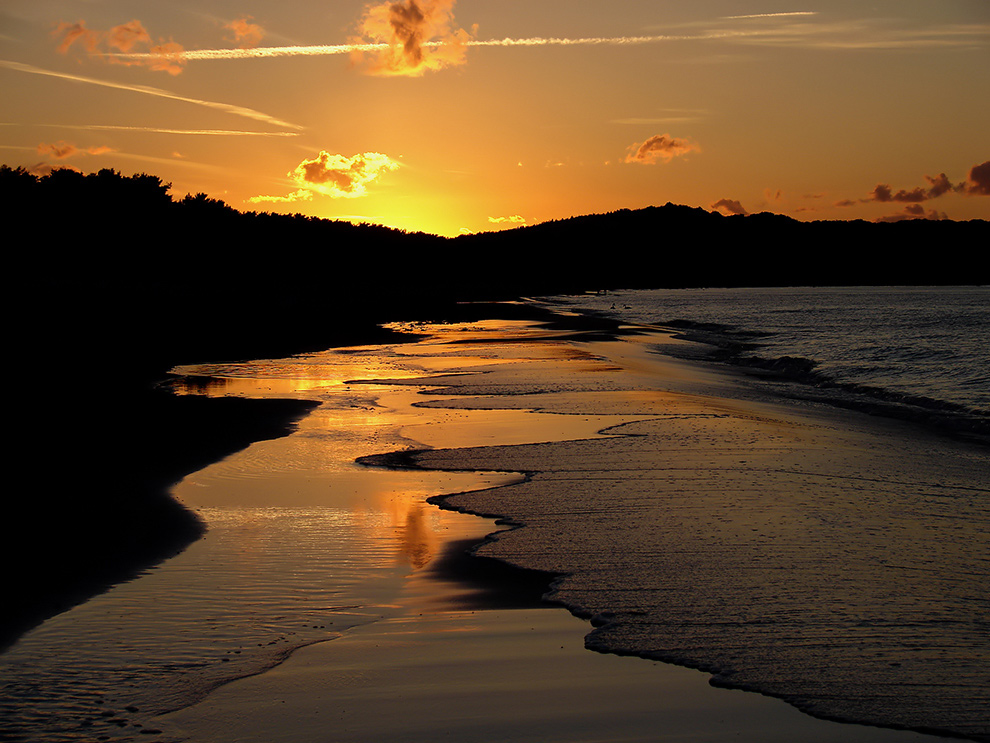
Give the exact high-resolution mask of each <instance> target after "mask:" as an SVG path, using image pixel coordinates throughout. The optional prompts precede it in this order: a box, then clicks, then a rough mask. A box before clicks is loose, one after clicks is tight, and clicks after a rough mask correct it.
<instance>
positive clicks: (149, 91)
mask: <svg viewBox="0 0 990 743" xmlns="http://www.w3.org/2000/svg"><path fill="white" fill-rule="evenodd" d="M0 67H5V68H7V69H8V70H16V71H18V72H25V73H28V74H31V75H44V76H46V77H54V78H58V79H60V80H70V81H72V82H77V83H86V84H87V85H98V86H101V87H104V88H113V89H115V90H126V91H130V92H132V93H141V94H143V95H150V96H154V97H156V98H166V99H169V100H173V101H181V102H183V103H191V104H193V105H196V106H204V107H206V108H210V109H213V110H215V111H222V112H223V113H228V114H231V115H233V116H240V117H242V118H245V119H251V120H253V121H260V122H263V123H265V124H269V125H271V126H278V127H284V128H287V129H295V130H297V131H298V130H301V129H302V128H303V127H301V126H298V125H296V124H292V123H289V122H288V121H282V120H281V119H277V118H275V117H274V116H269V115H268V114H265V113H262V112H260V111H255V110H253V109H250V108H244V107H243V106H235V105H233V104H230V103H218V102H217V101H205V100H201V99H199V98H189V97H187V96H183V95H177V94H176V93H172V92H169V91H167V90H163V89H161V88H153V87H151V86H149V85H131V84H128V83H118V82H114V81H111V80H99V79H97V78H92V77H85V76H83V75H73V74H70V73H68V72H57V71H54V70H46V69H43V68H41V67H35V66H33V65H29V64H23V63H21V62H12V61H10V60H5V59H0Z"/></svg>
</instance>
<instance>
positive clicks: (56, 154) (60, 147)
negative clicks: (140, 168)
mask: <svg viewBox="0 0 990 743" xmlns="http://www.w3.org/2000/svg"><path fill="white" fill-rule="evenodd" d="M108 152H114V149H113V148H112V147H108V146H106V145H95V146H91V147H76V145H74V144H72V143H71V142H66V141H64V140H61V141H58V142H42V143H41V144H39V145H38V154H39V155H48V156H49V157H51V158H52V159H53V160H66V159H68V158H70V157H75V156H76V155H105V154H106V153H108Z"/></svg>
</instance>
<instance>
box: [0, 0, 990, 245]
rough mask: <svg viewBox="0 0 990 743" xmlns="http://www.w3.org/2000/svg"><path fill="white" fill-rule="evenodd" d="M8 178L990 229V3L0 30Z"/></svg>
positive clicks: (443, 11)
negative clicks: (144, 179) (149, 176)
mask: <svg viewBox="0 0 990 743" xmlns="http://www.w3.org/2000/svg"><path fill="white" fill-rule="evenodd" d="M0 80H2V82H3V90H4V95H3V98H2V102H0V149H2V153H0V154H2V158H0V159H2V161H3V162H5V163H6V164H8V165H11V166H13V167H16V166H22V167H25V168H27V169H29V170H31V171H32V172H36V173H44V172H46V171H47V170H49V169H51V168H53V167H74V168H78V169H80V170H82V171H85V172H93V171H96V170H99V169H101V168H113V169H115V170H119V171H121V172H123V173H125V174H130V173H135V172H148V173H154V174H155V175H159V176H161V177H162V178H163V179H164V180H166V181H168V182H170V183H172V193H173V196H176V197H178V198H181V197H182V196H183V195H185V194H186V193H198V192H205V193H207V194H208V195H209V196H211V197H213V198H218V199H222V200H224V201H225V202H227V203H228V204H230V205H231V206H233V207H234V208H237V209H240V210H267V211H278V212H286V213H294V212H300V213H303V214H307V215H315V216H320V217H327V218H334V219H348V220H352V221H367V222H373V223H380V224H385V225H390V226H394V227H398V228H402V229H406V230H422V231H427V232H432V233H437V234H442V235H451V236H452V235H457V234H460V233H462V232H480V231H486V230H494V229H510V228H513V227H518V226H520V225H523V224H535V223H538V222H542V221H547V220H552V219H561V218H566V217H569V216H574V215H579V214H587V213H599V212H606V211H611V210H615V209H622V208H631V209H635V208H640V207H645V206H649V205H654V204H664V203H666V202H674V203H678V204H686V205H689V206H699V207H703V208H705V209H709V210H718V211H721V212H722V213H726V214H729V213H732V214H741V213H755V212H760V211H771V212H775V213H780V214H787V215H790V216H792V217H795V218H798V219H802V220H812V219H868V220H892V219H905V218H916V217H926V218H949V219H957V220H961V219H974V218H978V219H987V218H990V198H988V196H990V165H988V161H990V136H988V134H987V132H988V131H990V102H988V101H990V96H988V95H987V92H988V91H990V5H988V4H987V3H986V2H984V0H948V1H947V2H941V3H937V4H933V3H931V2H928V1H927V0H880V1H879V2H878V3H873V4H871V5H869V6H864V5H862V4H861V3H853V2H848V0H823V1H822V2H820V3H818V4H816V5H809V6H798V7H788V6H782V5H780V3H773V2H769V1H768V0H752V2H751V3H750V4H749V5H745V6H743V5H740V4H739V3H738V2H730V0H703V1H702V2H695V3H657V2H654V1H647V0H623V1H622V2H619V3H608V4H590V5H580V6H578V7H576V6H575V5H574V3H572V2H565V0H540V2H537V3H532V2H529V3H522V2H518V1H517V0H509V1H508V2H503V3H498V4H493V3H489V2H482V1H481V0H396V1H395V2H384V3H376V2H363V1H362V0H340V1H339V2H335V3H332V4H329V5H328V4H326V3H313V2H308V1H305V0H304V2H300V3H293V4H291V6H289V5H287V6H275V5H271V4H263V3H252V2H249V3H242V4H239V5H238V6H237V8H236V11H235V9H234V8H232V7H231V6H229V5H228V4H226V3H221V2H217V0H205V2H202V3H199V4H197V5H196V6H195V9H194V8H193V6H189V7H184V6H175V5H173V4H167V5H160V6H154V7H151V6H148V7H145V6H142V7H140V8H135V6H134V5H133V4H132V3H124V2H122V0H108V1H107V2H104V3H100V4H86V5H79V6H78V7H71V8H70V7H68V6H66V5H65V4H63V3H56V2H53V1H52V0H39V1H37V2H27V1H26V0H9V1H8V2H5V3H4V4H3V7H2V9H0Z"/></svg>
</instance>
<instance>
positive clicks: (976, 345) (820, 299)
mask: <svg viewBox="0 0 990 743" xmlns="http://www.w3.org/2000/svg"><path fill="white" fill-rule="evenodd" d="M554 302H555V303H558V304H561V305H563V306H565V307H568V308H571V309H573V310H592V311H594V312H598V313H602V314H605V315H608V316H610V317H614V318H616V319H620V320H622V321H625V322H633V323H646V324H651V325H660V326H668V327H673V328H676V329H677V330H678V331H679V332H682V333H685V334H687V335H688V336H689V337H692V338H695V339H698V340H701V341H703V342H705V343H708V344H711V345H710V348H717V349H720V351H721V352H722V357H723V358H727V359H729V360H731V361H733V362H735V363H747V364H751V363H753V362H754V360H756V359H759V360H762V361H767V362H772V361H774V360H777V359H782V358H784V357H789V358H791V359H800V360H807V361H808V362H810V364H809V365H807V366H806V365H802V364H795V363H792V364H790V365H789V366H788V365H783V366H778V368H780V369H781V370H782V371H784V372H785V373H786V372H791V374H790V376H791V377H794V376H800V374H801V373H804V372H805V371H806V370H810V371H811V372H813V374H812V375H811V376H810V377H809V378H807V379H806V380H805V381H807V382H808V383H810V384H813V385H815V386H817V387H819V391H820V392H824V393H826V394H831V395H832V396H833V401H836V402H840V401H841V402H843V403H850V404H856V403H858V404H859V406H860V407H872V408H875V407H876V406H877V405H879V404H881V403H885V404H887V408H886V411H887V412H900V413H901V414H903V415H906V416H909V417H911V418H913V419H915V420H921V421H928V422H931V423H935V422H937V423H940V424H944V425H947V426H950V427H952V428H955V429H963V430H966V429H972V428H973V427H974V426H976V427H978V428H979V429H980V430H981V431H983V432H984V433H987V432H990V342H988V338H990V287H838V288H807V287H797V288H786V287H785V288H759V289H658V290H628V291H617V292H613V293H611V294H608V295H584V296H572V297H558V298H554ZM698 348H700V347H698ZM692 351H693V352H694V353H697V349H692ZM709 355H710V354H709ZM823 383H825V384H823ZM823 388H827V389H823ZM840 395H841V400H840V399H839V397H840ZM897 408H900V410H899V411H898V410H897Z"/></svg>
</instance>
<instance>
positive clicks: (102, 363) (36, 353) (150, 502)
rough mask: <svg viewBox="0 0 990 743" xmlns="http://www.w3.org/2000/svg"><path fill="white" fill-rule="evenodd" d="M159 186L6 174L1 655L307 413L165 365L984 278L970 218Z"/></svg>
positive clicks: (178, 524)
mask: <svg viewBox="0 0 990 743" xmlns="http://www.w3.org/2000/svg"><path fill="white" fill-rule="evenodd" d="M169 191H170V185H169V184H167V183H165V182H163V181H162V180H161V179H160V178H158V177H157V176H153V175H147V174H139V175H134V176H124V175H121V174H120V173H119V172H116V171H113V170H101V171H99V172H98V173H93V174H89V175H84V174H82V173H78V172H76V171H73V170H68V169H61V170H54V171H53V172H52V173H51V174H49V175H46V176H41V177H39V176H35V175H32V174H30V173H28V172H27V171H25V170H23V169H20V168H17V169H12V168H9V167H7V166H2V167H0V204H2V205H3V212H4V216H5V221H6V226H7V232H8V236H9V237H8V243H7V244H8V245H9V247H8V250H7V272H6V277H7V278H6V283H7V286H6V290H7V291H6V292H5V297H6V299H5V302H6V310H7V316H8V317H9V318H11V323H10V326H11V329H10V331H9V349H10V358H11V361H10V362H8V370H9V378H10V379H11V381H12V382H14V380H16V382H15V384H18V385H19V387H20V389H14V390H9V391H8V396H9V397H10V398H11V400H12V402H11V404H10V408H12V409H13V411H14V414H13V416H12V419H11V425H12V429H13V432H14V438H15V439H16V441H17V444H16V445H15V451H14V452H13V453H12V457H11V459H12V461H14V462H15V463H17V465H18V466H19V469H21V470H22V471H23V472H24V473H25V474H26V475H28V477H27V478H26V480H25V481H26V482H27V483H28V485H26V486H22V487H16V488H15V487H8V488H7V489H6V494H5V495H4V509H5V514H6V517H7V518H6V519H5V521H6V523H7V524H8V532H10V533H9V535H8V538H6V539H5V540H4V541H3V546H2V547H0V564H2V565H3V569H4V570H5V572H6V574H7V575H8V576H10V579H9V580H8V581H7V586H6V589H5V590H6V595H5V597H4V607H5V608H4V609H3V615H2V617H0V648H2V647H3V646H4V644H5V643H9V642H11V641H13V640H14V639H15V638H16V637H17V636H18V635H19V633H21V632H23V631H24V630H26V629H28V628H30V627H31V626H33V625H34V624H36V623H37V622H39V621H41V620H42V619H44V618H45V617H47V616H51V615H52V614H54V613H56V612H58V611H61V610H64V609H65V608H67V607H68V606H71V605H72V604H73V603H76V602H78V601H81V600H84V599H85V598H86V597H88V596H90V595H92V594H93V593H94V592H96V591H99V590H102V589H103V588H105V587H106V586H109V585H111V584H113V583H115V582H118V581H121V580H125V579H127V578H129V577H131V576H134V575H136V574H137V573H139V572H140V571H141V570H142V569H144V568H146V567H148V566H150V565H153V564H155V563H156V562H158V561H160V560H161V559H163V558H164V557H166V556H168V555H169V554H172V553H174V552H175V551H177V550H181V549H182V548H183V547H184V546H185V545H187V544H188V543H189V542H190V541H192V540H194V539H196V538H197V537H198V536H199V535H200V534H201V531H202V526H201V524H200V523H199V522H198V521H197V519H196V518H195V517H194V516H193V515H192V514H190V513H188V512H187V511H185V510H184V509H183V508H181V507H180V506H179V505H178V504H177V503H175V501H173V500H172V499H171V498H170V497H169V496H168V487H169V486H170V485H171V484H172V483H174V482H176V481H178V480H179V479H180V478H181V477H182V476H184V475H185V474H188V473H189V472H192V471H195V470H196V469H198V468H199V467H201V466H203V465H205V464H206V463H208V462H209V461H212V460H215V459H217V458H220V457H222V456H224V455H226V454H228V453H231V452H233V451H235V450H237V449H238V448H242V447H244V446H246V445H247V444H249V443H250V442H251V441H253V440H257V439H260V438H265V437H271V436H278V435H282V434H283V433H285V431H286V430H288V427H289V426H290V425H291V423H292V421H293V420H294V419H295V418H296V417H298V416H299V415H301V414H303V413H304V412H305V408H306V405H305V404H303V403H298V404H296V403H293V402H291V401H263V402H262V401H244V400H206V399H202V398H194V397H186V398H177V397H174V396H172V395H171V394H169V393H168V392H167V390H164V389H162V387H161V386H160V385H158V384H157V383H158V382H159V381H160V380H162V379H163V378H164V377H165V376H166V374H167V372H168V370H169V369H170V368H172V367H173V366H175V365H177V364H182V363H192V362H205V361H225V360H238V359H248V358H259V357H273V356H281V355H287V354H292V353H299V352H303V351H308V350H318V349H324V348H328V347H331V346H334V345H344V344H349V343H357V342H374V341H376V340H382V339H384V338H388V337H391V336H390V335H389V333H388V332H387V331H385V330H382V329H381V328H379V327H378V323H381V322H386V321H392V320H402V319H453V318H456V317H460V318H465V317H470V316H473V315H474V316H480V315H485V314H488V313H493V312H500V313H520V312H523V313H535V311H532V310H528V309H520V308H513V307H511V306H509V307H507V306H494V305H469V306H465V305H459V304H458V302H465V301H475V302H477V301H481V300H504V299H511V298H515V297H520V296H533V295H549V294H561V293H569V292H581V291H588V290H591V291H594V290H600V289H609V288H619V287H628V288H633V287H636V288H650V287H688V286H691V287H701V286H772V285H852V284H861V285H866V284H869V285H881V284H888V285H892V284H974V283H988V281H990V277H988V269H987V268H986V266H985V265H982V264H981V263H978V262H977V261H976V259H975V258H974V256H975V253H974V248H975V247H976V246H983V245H986V244H988V243H990V240H988V237H990V223H988V222H985V221H971V222H949V221H941V222H929V221H926V220H914V221H906V222H899V223H893V224H873V223H868V222H811V223H807V222H798V221H796V220H793V219H790V218H788V217H783V216H780V215H773V214H755V215H748V216H733V217H724V216H722V215H720V214H717V213H710V212H706V211H704V210H702V209H694V208H690V207H684V206H676V205H673V204H667V205H665V206H660V207H651V208H648V209H640V210H635V211H631V210H621V211H617V212H612V213H609V214H600V215H588V216H582V217H575V218H572V219H566V220H560V221H555V222H547V223H544V224H539V225H535V226H530V227H521V228H516V229H512V230H506V231H503V232H495V233H483V234H477V235H465V236H461V237H458V238H442V237H438V236H435V235H428V234H423V233H407V232H402V231H399V230H394V229H390V228H386V227H381V226H374V225H354V224H350V223H347V222H338V221H330V220H323V219H316V218H313V217H305V216H302V215H278V214H269V213H257V212H244V213H242V212H239V211H237V210H235V209H233V208H231V207H230V206H228V205H227V204H225V203H223V202H222V201H219V200H217V199H212V198H210V197H208V196H207V195H205V194H196V195H187V196H185V197H184V198H181V199H176V198H173V197H172V196H171V195H170V193H169ZM530 316H533V317H539V314H538V313H536V314H531V315H530ZM543 319H548V318H543ZM589 322H590V321H589Z"/></svg>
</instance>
